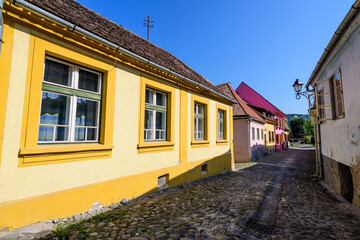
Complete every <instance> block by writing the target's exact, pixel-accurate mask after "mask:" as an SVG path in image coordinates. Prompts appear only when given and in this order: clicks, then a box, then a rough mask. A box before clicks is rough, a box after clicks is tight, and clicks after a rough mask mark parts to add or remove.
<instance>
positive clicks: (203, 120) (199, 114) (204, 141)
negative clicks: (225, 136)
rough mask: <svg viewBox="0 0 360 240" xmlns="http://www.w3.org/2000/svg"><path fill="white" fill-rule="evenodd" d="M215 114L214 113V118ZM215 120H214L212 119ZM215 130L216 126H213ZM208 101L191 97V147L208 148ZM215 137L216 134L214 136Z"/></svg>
mask: <svg viewBox="0 0 360 240" xmlns="http://www.w3.org/2000/svg"><path fill="white" fill-rule="evenodd" d="M215 117H217V114H216V113H214V118H215ZM214 120H215V119H214ZM215 126H216V128H217V126H218V125H217V124H216V125H215ZM209 134H210V132H209V100H208V99H206V98H203V97H200V96H197V95H194V94H192V95H191V147H192V148H198V147H208V146H209V145H210V136H209ZM215 136H216V137H217V133H216V135H215Z"/></svg>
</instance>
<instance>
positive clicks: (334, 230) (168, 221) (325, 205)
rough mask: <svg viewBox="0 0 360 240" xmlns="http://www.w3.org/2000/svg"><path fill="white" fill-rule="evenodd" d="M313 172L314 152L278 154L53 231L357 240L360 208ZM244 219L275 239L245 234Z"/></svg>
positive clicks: (80, 235) (251, 231) (84, 235)
mask: <svg viewBox="0 0 360 240" xmlns="http://www.w3.org/2000/svg"><path fill="white" fill-rule="evenodd" d="M241 166H242V165H241V164H239V166H238V167H241ZM314 168H315V163H314V152H313V151H301V150H288V151H283V152H278V153H275V154H272V155H269V156H267V157H265V158H264V159H263V160H262V161H260V162H258V163H256V164H254V165H248V166H247V167H246V168H243V169H240V170H238V171H236V172H232V173H228V174H223V175H218V176H215V177H211V178H207V179H204V180H200V181H197V182H195V183H190V184H186V185H184V186H180V187H176V188H171V189H166V190H163V191H160V192H156V193H152V194H149V195H147V196H143V197H141V198H138V199H136V200H133V201H130V202H128V203H127V204H125V205H122V206H118V207H116V208H114V209H112V210H111V211H108V212H105V213H101V214H99V215H97V216H95V217H93V218H90V219H87V220H83V221H81V222H79V223H77V224H75V225H72V226H70V227H69V228H68V229H60V228H59V227H58V235H57V236H58V237H59V238H61V236H65V237H70V239H133V240H135V239H137V240H141V239H205V238H206V239H360V214H359V209H358V208H356V207H354V206H351V205H349V204H347V203H342V202H340V201H338V200H336V199H335V198H334V197H332V196H331V195H330V194H328V193H327V191H326V190H325V188H324V187H322V185H321V184H320V183H319V182H318V181H317V179H315V178H314V177H313V176H312V175H313V174H314ZM272 195H273V196H272ZM266 196H271V197H269V198H267V197H266ZM265 215H267V216H266V217H265ZM250 218H252V219H253V220H255V221H259V226H262V225H266V226H267V227H269V228H270V229H271V230H272V231H273V233H270V234H262V233H260V232H261V230H260V232H259V229H258V228H256V227H255V228H251V227H248V222H249V219H250ZM269 219H270V220H269ZM61 234H63V235H61ZM53 237H54V236H47V237H46V239H51V238H53Z"/></svg>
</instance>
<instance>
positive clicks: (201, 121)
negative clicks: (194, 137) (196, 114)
mask: <svg viewBox="0 0 360 240" xmlns="http://www.w3.org/2000/svg"><path fill="white" fill-rule="evenodd" d="M198 124H199V125H198V131H201V132H202V131H204V119H201V118H199V119H198Z"/></svg>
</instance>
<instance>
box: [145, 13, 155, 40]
mask: <svg viewBox="0 0 360 240" xmlns="http://www.w3.org/2000/svg"><path fill="white" fill-rule="evenodd" d="M153 22H154V21H153V20H150V16H148V18H147V20H144V26H145V27H147V40H148V41H149V30H150V28H153V27H154V25H153V24H150V23H153Z"/></svg>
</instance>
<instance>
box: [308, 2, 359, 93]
mask: <svg viewBox="0 0 360 240" xmlns="http://www.w3.org/2000/svg"><path fill="white" fill-rule="evenodd" d="M359 9H360V0H357V1H356V2H355V3H354V4H353V5H352V6H351V8H350V10H349V12H348V13H347V14H346V16H345V18H344V19H343V21H342V22H341V23H340V26H339V27H338V28H337V29H336V31H335V33H334V35H333V37H332V38H331V40H330V42H329V44H328V45H327V47H326V48H325V51H324V52H323V54H322V55H321V58H320V60H319V61H318V62H317V64H316V67H315V69H314V71H313V72H312V74H311V76H310V78H309V80H308V82H307V83H306V85H305V87H306V90H308V91H311V90H309V86H310V85H311V84H312V83H313V81H314V79H315V76H316V74H318V73H319V71H320V69H321V67H322V66H323V64H324V62H325V61H326V60H327V58H328V57H329V56H330V54H331V52H332V51H333V50H334V48H335V46H336V44H337V43H338V42H339V41H340V38H341V37H342V36H343V34H344V32H345V31H346V30H347V29H348V28H349V26H350V23H351V22H352V20H353V19H354V18H355V17H356V15H357V14H358V12H359Z"/></svg>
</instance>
